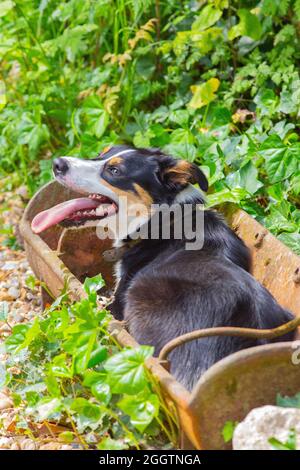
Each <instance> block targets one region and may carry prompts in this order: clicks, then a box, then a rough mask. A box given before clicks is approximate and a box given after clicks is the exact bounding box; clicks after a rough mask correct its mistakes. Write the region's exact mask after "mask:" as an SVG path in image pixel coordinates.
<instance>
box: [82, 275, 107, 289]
mask: <svg viewBox="0 0 300 470" xmlns="http://www.w3.org/2000/svg"><path fill="white" fill-rule="evenodd" d="M104 286H105V281H104V279H103V277H102V276H101V274H98V275H97V276H94V277H86V278H85V281H84V283H83V287H84V290H85V292H86V293H87V294H90V293H91V292H97V291H98V290H100V289H101V288H102V287H104Z"/></svg>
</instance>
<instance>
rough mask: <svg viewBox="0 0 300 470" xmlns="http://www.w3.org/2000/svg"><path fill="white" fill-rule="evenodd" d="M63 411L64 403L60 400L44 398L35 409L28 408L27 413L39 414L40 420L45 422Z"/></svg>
mask: <svg viewBox="0 0 300 470" xmlns="http://www.w3.org/2000/svg"><path fill="white" fill-rule="evenodd" d="M61 409H62V403H61V400H60V399H59V398H43V399H41V400H39V401H38V402H37V403H36V404H35V405H34V407H28V408H27V412H28V413H29V414H31V413H32V412H35V413H37V415H38V419H39V420H40V421H44V420H46V419H48V418H50V417H54V416H55V415H56V414H57V413H59V412H60V411H61Z"/></svg>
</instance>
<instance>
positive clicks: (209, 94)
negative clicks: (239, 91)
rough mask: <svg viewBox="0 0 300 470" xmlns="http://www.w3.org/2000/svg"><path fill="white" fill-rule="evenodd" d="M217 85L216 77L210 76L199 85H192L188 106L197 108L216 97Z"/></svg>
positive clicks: (218, 84)
mask: <svg viewBox="0 0 300 470" xmlns="http://www.w3.org/2000/svg"><path fill="white" fill-rule="evenodd" d="M219 86H220V81H219V80H218V79H217V78H210V79H209V80H207V82H205V83H202V84H201V85H192V86H191V91H192V93H193V98H192V99H191V101H190V102H189V107H190V108H193V109H199V108H202V107H203V106H206V105H208V104H209V103H211V102H212V101H213V100H214V99H215V98H216V94H215V92H216V91H217V90H218V88H219Z"/></svg>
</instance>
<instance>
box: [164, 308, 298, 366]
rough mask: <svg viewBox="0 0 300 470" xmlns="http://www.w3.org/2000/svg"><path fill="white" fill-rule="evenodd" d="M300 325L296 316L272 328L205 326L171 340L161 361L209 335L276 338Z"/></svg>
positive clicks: (166, 345)
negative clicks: (179, 347)
mask: <svg viewBox="0 0 300 470" xmlns="http://www.w3.org/2000/svg"><path fill="white" fill-rule="evenodd" d="M298 326H300V317H298V318H294V320H291V321H289V322H287V323H284V324H283V325H280V326H278V327H277V328H273V329H271V330H258V329H255V328H238V327H233V326H220V327H216V328H205V329H202V330H195V331H191V332H190V333H186V334H184V335H181V336H177V338H174V339H172V340H171V341H169V342H168V343H167V344H165V346H164V347H163V348H162V350H161V351H160V354H159V360H160V361H166V360H167V357H168V355H169V354H170V353H171V352H172V351H173V350H174V349H175V348H177V347H178V346H182V345H183V344H185V343H188V342H190V341H193V340H194V339H201V338H207V337H209V336H242V337H245V338H255V339H274V338H278V337H279V336H282V335H284V334H286V333H290V332H291V331H293V330H295V329H296V328H297V327H298Z"/></svg>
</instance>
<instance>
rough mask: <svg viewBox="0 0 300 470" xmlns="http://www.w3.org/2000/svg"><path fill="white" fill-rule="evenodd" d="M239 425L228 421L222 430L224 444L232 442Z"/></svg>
mask: <svg viewBox="0 0 300 470" xmlns="http://www.w3.org/2000/svg"><path fill="white" fill-rule="evenodd" d="M238 424H239V423H238V422H236V421H226V423H225V425H224V427H223V429H222V436H223V439H224V442H230V441H231V440H232V438H233V433H234V430H235V428H236V427H237V425H238Z"/></svg>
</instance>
